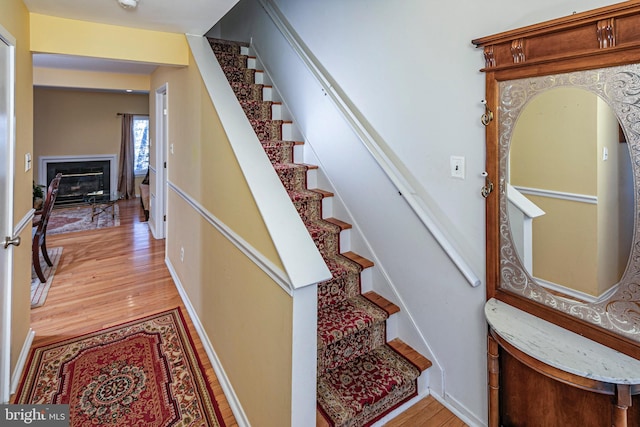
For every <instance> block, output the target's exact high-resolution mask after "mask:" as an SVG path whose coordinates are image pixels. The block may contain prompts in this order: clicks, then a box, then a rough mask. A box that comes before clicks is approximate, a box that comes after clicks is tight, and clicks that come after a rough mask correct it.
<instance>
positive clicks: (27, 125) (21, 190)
mask: <svg viewBox="0 0 640 427" xmlns="http://www.w3.org/2000/svg"><path fill="white" fill-rule="evenodd" d="M0 25H2V26H3V27H4V28H5V29H6V30H7V31H8V32H10V33H11V35H12V36H13V37H15V39H16V91H15V97H16V106H15V107H16V150H15V158H16V169H15V182H14V209H13V212H14V213H13V221H14V224H16V223H18V222H19V221H20V220H21V219H22V218H23V217H25V215H27V213H28V212H29V209H31V199H32V189H31V179H32V178H31V177H32V171H31V170H29V171H27V172H25V170H24V167H23V165H24V157H25V154H26V153H30V152H32V147H33V86H32V84H31V81H32V63H31V52H30V51H29V14H28V11H27V9H26V8H25V6H24V4H23V3H22V1H21V0H3V1H1V2H0ZM30 233H31V230H30V229H29V228H28V229H27V230H25V231H24V232H23V233H22V235H21V238H22V239H23V241H25V242H29V241H30V240H31V236H30ZM13 251H14V262H13V283H12V287H13V290H12V296H13V303H12V318H11V369H12V370H13V369H14V367H15V363H16V360H17V358H18V356H19V354H20V351H21V349H22V346H23V344H24V342H25V339H26V337H27V334H28V332H29V323H30V319H29V315H30V308H29V307H30V296H29V283H31V246H30V245H29V244H23V245H21V246H19V247H16V248H14V249H13Z"/></svg>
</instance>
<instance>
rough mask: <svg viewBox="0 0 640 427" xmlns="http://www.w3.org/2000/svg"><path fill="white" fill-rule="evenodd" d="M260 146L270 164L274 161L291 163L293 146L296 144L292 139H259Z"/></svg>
mask: <svg viewBox="0 0 640 427" xmlns="http://www.w3.org/2000/svg"><path fill="white" fill-rule="evenodd" d="M260 144H262V148H263V149H264V151H265V153H267V157H269V160H270V161H271V163H272V164H276V163H293V147H294V146H295V145H296V143H295V142H294V141H273V140H267V141H260Z"/></svg>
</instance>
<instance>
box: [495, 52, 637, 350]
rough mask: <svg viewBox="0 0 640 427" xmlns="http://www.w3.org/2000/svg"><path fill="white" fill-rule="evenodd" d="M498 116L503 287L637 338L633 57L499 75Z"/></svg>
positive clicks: (635, 75) (634, 68) (635, 140)
mask: <svg viewBox="0 0 640 427" xmlns="http://www.w3.org/2000/svg"><path fill="white" fill-rule="evenodd" d="M498 126H499V141H498V144H499V147H498V157H499V158H498V162H499V163H498V168H499V173H500V177H499V186H498V187H499V193H500V197H499V243H500V255H499V258H500V259H499V260H500V271H499V274H500V277H499V280H500V283H499V286H500V288H501V289H503V290H506V291H508V292H512V293H516V294H519V295H521V296H523V297H525V298H528V299H531V300H534V301H536V302H538V303H541V304H544V305H546V306H548V307H551V308H553V309H556V310H559V311H562V312H564V313H566V314H569V315H571V316H575V317H577V318H580V319H582V320H585V321H587V322H590V323H593V324H595V325H596V326H599V327H602V328H605V329H607V330H610V331H612V332H615V333H617V334H620V335H624V336H627V337H629V338H631V339H633V340H635V341H640V238H639V236H638V227H637V226H636V223H637V221H636V220H635V218H638V208H637V206H636V202H635V200H637V199H638V198H637V197H635V195H636V194H637V193H638V182H639V176H640V65H637V64H632V65H625V66H620V67H610V68H602V69H596V70H585V71H578V72H573V73H563V74H556V75H547V76H540V77H532V78H526V79H519V80H509V81H502V82H499V105H498ZM621 141H623V142H621Z"/></svg>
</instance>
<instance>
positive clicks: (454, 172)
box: [450, 156, 464, 179]
mask: <svg viewBox="0 0 640 427" xmlns="http://www.w3.org/2000/svg"><path fill="white" fill-rule="evenodd" d="M450 163H451V177H452V178H458V179H464V157H463V156H451V159H450Z"/></svg>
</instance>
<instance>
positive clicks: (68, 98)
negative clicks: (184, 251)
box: [33, 88, 149, 191]
mask: <svg viewBox="0 0 640 427" xmlns="http://www.w3.org/2000/svg"><path fill="white" fill-rule="evenodd" d="M33 98H34V135H33V150H34V156H33V159H34V170H33V173H34V175H33V176H34V178H35V179H36V181H37V180H38V172H39V171H38V166H39V158H40V156H80V155H93V154H115V155H119V153H120V139H121V136H120V133H121V117H120V116H118V115H117V113H139V114H148V113H149V97H148V96H147V95H143V94H131V93H111V92H88V91H80V90H65V89H46V88H35V89H34V96H33ZM139 180H141V178H140V179H139ZM136 191H138V186H137V185H136Z"/></svg>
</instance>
